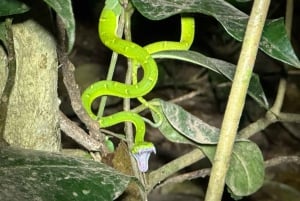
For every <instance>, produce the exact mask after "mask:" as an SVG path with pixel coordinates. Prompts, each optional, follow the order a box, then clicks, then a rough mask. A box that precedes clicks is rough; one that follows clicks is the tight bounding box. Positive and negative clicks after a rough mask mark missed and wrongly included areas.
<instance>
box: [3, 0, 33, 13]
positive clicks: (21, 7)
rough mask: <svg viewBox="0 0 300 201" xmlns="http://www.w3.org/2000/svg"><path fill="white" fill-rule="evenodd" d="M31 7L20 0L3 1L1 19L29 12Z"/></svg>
mask: <svg viewBox="0 0 300 201" xmlns="http://www.w3.org/2000/svg"><path fill="white" fill-rule="evenodd" d="M29 9H30V8H29V7H28V6H27V5H26V4H25V3H24V2H22V1H18V0H1V1H0V17H5V16H9V15H15V14H21V13H25V12H27V11H29Z"/></svg>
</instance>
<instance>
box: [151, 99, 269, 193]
mask: <svg viewBox="0 0 300 201" xmlns="http://www.w3.org/2000/svg"><path fill="white" fill-rule="evenodd" d="M151 104H152V105H153V106H154V105H155V106H156V107H157V109H158V110H159V111H160V112H161V114H164V117H163V122H162V124H161V126H160V127H159V130H160V131H161V133H162V134H163V135H164V136H165V137H166V138H167V139H168V140H170V141H172V142H175V143H185V144H193V145H195V146H197V147H199V148H200V149H201V150H202V151H203V152H204V154H205V155H206V156H207V157H208V158H209V160H210V161H211V162H212V161H213V160H214V155H215V151H216V145H215V144H216V143H217V140H218V138H219V136H218V135H219V132H218V131H219V130H218V129H217V128H215V127H212V126H209V125H208V124H206V123H204V122H203V121H202V120H200V119H198V118H197V117H195V116H193V115H191V114H189V113H188V112H186V111H184V110H183V109H182V108H181V107H180V106H178V105H175V104H172V103H169V102H165V101H163V100H160V99H154V100H152V101H151ZM152 116H153V118H154V120H155V121H156V122H157V121H159V115H157V114H156V113H155V112H153V111H152ZM204 144H205V145H204ZM263 181H264V161H263V157H262V153H261V151H260V149H259V147H258V146H257V145H256V144H255V143H253V142H251V141H248V140H246V139H238V140H237V141H236V142H235V144H234V148H233V152H232V157H231V161H230V167H229V169H228V172H227V176H226V184H227V187H228V189H229V191H230V193H232V196H235V197H238V196H247V195H250V194H252V193H254V192H255V191H257V190H258V189H259V188H260V187H261V186H262V184H263Z"/></svg>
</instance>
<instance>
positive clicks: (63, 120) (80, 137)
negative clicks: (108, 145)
mask: <svg viewBox="0 0 300 201" xmlns="http://www.w3.org/2000/svg"><path fill="white" fill-rule="evenodd" d="M59 121H60V128H61V130H62V131H63V132H64V133H65V134H66V135H67V136H69V137H70V138H72V139H73V140H75V141H76V142H77V143H78V144H80V145H82V146H83V147H84V148H86V149H87V150H88V151H100V150H102V149H103V148H102V146H103V144H102V143H100V142H99V141H97V140H95V139H94V138H92V137H91V136H90V135H87V134H86V132H85V131H84V130H83V129H81V128H80V127H78V126H77V124H76V123H74V122H73V121H71V120H69V119H68V117H66V116H65V115H64V113H62V112H61V111H60V112H59Z"/></svg>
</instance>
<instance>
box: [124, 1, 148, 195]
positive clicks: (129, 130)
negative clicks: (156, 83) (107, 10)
mask: <svg viewBox="0 0 300 201" xmlns="http://www.w3.org/2000/svg"><path fill="white" fill-rule="evenodd" d="M123 5H125V29H124V34H125V39H126V40H128V41H131V40H132V39H131V16H132V14H133V11H134V10H133V7H132V5H131V4H130V3H129V2H128V1H127V0H124V2H123ZM125 83H126V84H131V83H132V61H131V60H128V69H127V72H126V78H125ZM123 109H124V111H129V110H130V99H129V98H125V99H124V107H123ZM125 133H126V139H127V143H128V147H129V149H131V148H132V146H133V142H134V136H133V127H132V123H130V122H125ZM130 161H131V167H132V170H133V173H134V176H135V177H137V178H138V180H139V181H141V183H142V185H143V186H146V181H145V175H143V174H142V173H141V172H140V171H139V169H138V166H137V163H136V161H135V159H134V157H133V156H132V155H131V154H130ZM139 191H140V195H141V198H142V200H147V194H146V193H145V192H144V190H143V189H142V188H139Z"/></svg>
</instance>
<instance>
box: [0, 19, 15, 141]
mask: <svg viewBox="0 0 300 201" xmlns="http://www.w3.org/2000/svg"><path fill="white" fill-rule="evenodd" d="M5 29H6V34H5V35H6V38H5V42H4V43H5V46H6V50H7V60H8V63H7V65H8V75H7V80H6V85H5V87H4V90H3V93H2V96H1V99H0V145H7V143H6V142H5V140H4V139H3V136H4V130H5V123H6V117H7V110H8V104H9V98H10V95H11V92H12V89H13V87H14V85H15V79H16V70H17V62H16V55H15V47H14V38H13V31H12V19H10V18H7V19H6V20H5Z"/></svg>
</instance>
